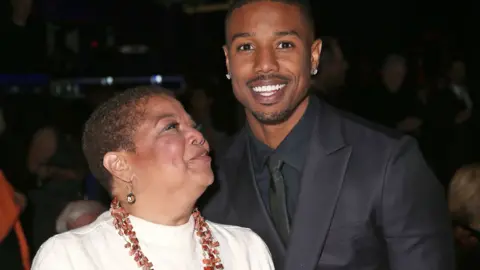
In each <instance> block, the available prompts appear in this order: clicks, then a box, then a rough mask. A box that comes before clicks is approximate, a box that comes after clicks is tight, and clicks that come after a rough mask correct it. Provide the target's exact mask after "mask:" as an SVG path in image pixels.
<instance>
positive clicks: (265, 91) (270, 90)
mask: <svg viewBox="0 0 480 270" xmlns="http://www.w3.org/2000/svg"><path fill="white" fill-rule="evenodd" d="M285 85H286V84H276V85H264V86H257V87H253V91H254V92H257V93H260V94H261V95H262V96H271V95H273V94H275V91H278V90H280V89H282V88H283V87H285Z"/></svg>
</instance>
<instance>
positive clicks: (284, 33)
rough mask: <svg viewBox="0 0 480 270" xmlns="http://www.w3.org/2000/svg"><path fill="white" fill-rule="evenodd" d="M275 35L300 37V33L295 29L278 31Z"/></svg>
mask: <svg viewBox="0 0 480 270" xmlns="http://www.w3.org/2000/svg"><path fill="white" fill-rule="evenodd" d="M275 36H279V37H285V36H296V37H298V38H300V35H299V34H298V32H297V31H295V30H288V31H278V32H275Z"/></svg>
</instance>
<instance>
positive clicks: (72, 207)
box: [56, 201, 107, 233]
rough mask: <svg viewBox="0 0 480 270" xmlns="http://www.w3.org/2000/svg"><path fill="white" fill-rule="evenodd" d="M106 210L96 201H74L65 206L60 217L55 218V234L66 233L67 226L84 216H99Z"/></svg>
mask: <svg viewBox="0 0 480 270" xmlns="http://www.w3.org/2000/svg"><path fill="white" fill-rule="evenodd" d="M106 210H107V208H106V207H105V206H103V205H102V204H101V203H99V202H97V201H74V202H70V203H69V204H67V206H66V207H65V208H64V209H63V211H62V213H61V214H60V216H58V218H57V224H56V230H57V233H62V232H66V231H68V226H67V224H68V223H70V222H75V220H77V219H78V218H79V217H81V216H83V215H85V214H101V213H102V212H104V211H106Z"/></svg>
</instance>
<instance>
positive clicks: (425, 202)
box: [380, 137, 454, 270]
mask: <svg viewBox="0 0 480 270" xmlns="http://www.w3.org/2000/svg"><path fill="white" fill-rule="evenodd" d="M381 204H382V206H381V213H380V220H381V221H380V222H381V228H382V233H383V237H384V238H385V241H386V243H387V251H388V258H389V263H390V269H392V270H405V269H409V270H417V269H418V270H450V269H452V270H453V269H454V251H453V246H454V245H453V237H452V235H451V226H450V224H451V223H450V220H449V215H448V210H447V209H448V208H447V204H446V199H445V193H444V190H443V188H442V186H441V185H440V182H439V181H438V180H437V179H436V177H435V176H434V175H433V173H432V172H431V170H430V169H429V168H428V167H427V164H426V162H425V161H424V159H423V157H422V155H421V153H420V151H419V149H418V146H417V143H416V142H415V141H414V140H413V139H410V138H407V137H405V138H404V139H402V140H400V143H399V145H398V146H397V147H395V149H394V150H393V151H392V155H391V156H390V161H389V162H388V165H387V168H386V171H385V178H384V182H383V189H382V198H381Z"/></svg>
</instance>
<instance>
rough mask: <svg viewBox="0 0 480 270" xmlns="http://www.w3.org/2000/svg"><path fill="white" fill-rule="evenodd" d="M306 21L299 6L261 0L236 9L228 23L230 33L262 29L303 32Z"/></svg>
mask: <svg viewBox="0 0 480 270" xmlns="http://www.w3.org/2000/svg"><path fill="white" fill-rule="evenodd" d="M304 23H305V21H304V20H303V19H302V13H301V10H300V8H299V7H297V6H295V5H290V4H285V3H280V2H269V1H260V2H254V3H250V4H246V5H244V6H242V7H240V8H237V9H235V10H234V11H233V12H232V15H231V17H230V20H229V23H228V30H229V31H228V32H229V34H230V35H233V34H235V33H236V32H257V31H262V30H269V31H270V32H273V31H285V30H287V31H290V30H295V31H297V32H302V29H303V28H305V26H304V25H303V24H304ZM272 28H275V29H272Z"/></svg>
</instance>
